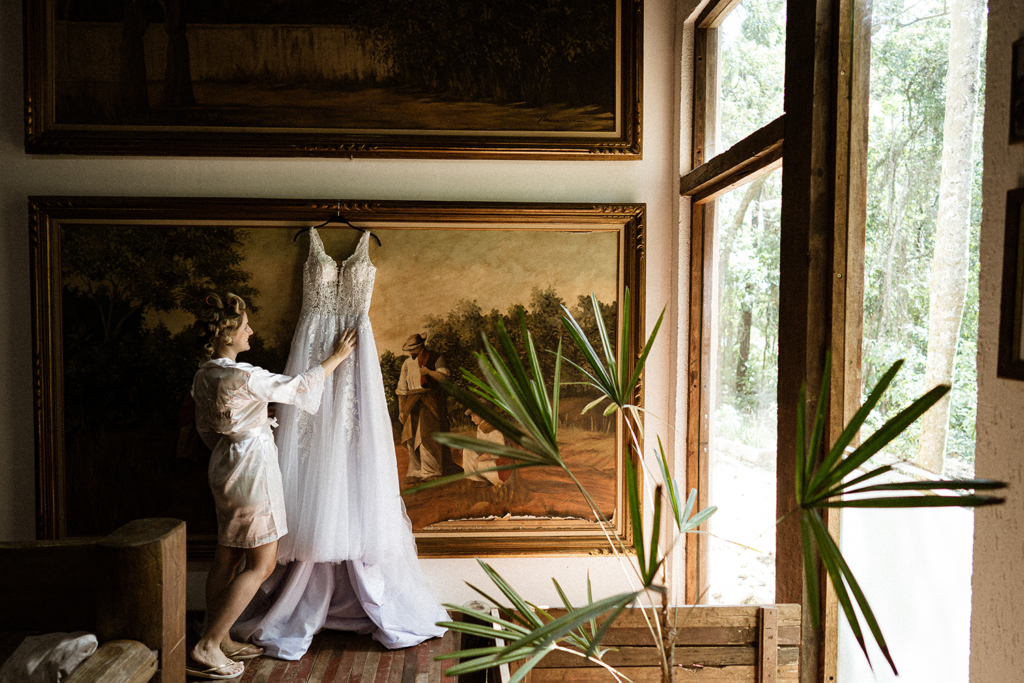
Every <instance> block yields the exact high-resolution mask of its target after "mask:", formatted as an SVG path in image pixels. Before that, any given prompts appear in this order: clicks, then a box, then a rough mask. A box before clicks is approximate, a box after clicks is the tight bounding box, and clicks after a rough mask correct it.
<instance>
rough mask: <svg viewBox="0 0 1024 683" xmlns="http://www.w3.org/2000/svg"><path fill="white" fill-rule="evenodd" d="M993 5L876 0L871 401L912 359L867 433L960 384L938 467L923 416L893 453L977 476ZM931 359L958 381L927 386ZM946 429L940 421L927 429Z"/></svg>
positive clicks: (867, 321) (867, 301)
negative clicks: (988, 21) (985, 117)
mask: <svg viewBox="0 0 1024 683" xmlns="http://www.w3.org/2000/svg"><path fill="white" fill-rule="evenodd" d="M971 4H973V5H975V6H976V10H977V11H976V12H975V13H974V17H975V20H976V22H977V24H976V25H975V27H974V30H973V31H971V30H969V29H970V27H969V26H965V25H966V24H970V23H972V22H971V20H970V18H969V17H968V16H967V15H964V16H963V17H962V18H960V19H959V20H958V21H956V22H953V23H955V24H959V27H958V30H959V32H960V35H961V37H960V38H959V39H956V38H955V37H954V40H953V46H954V47H953V52H954V53H955V54H954V55H953V62H951V61H950V55H951V50H950V45H951V41H950V37H951V36H950V25H951V18H950V15H951V13H952V12H954V11H956V10H957V8H958V7H959V8H960V9H963V8H964V6H965V5H971ZM984 9H985V4H984V0H981V1H980V2H979V1H978V0H966V2H960V3H956V4H954V5H950V4H949V3H948V2H946V0H922V1H921V2H916V3H904V2H902V0H875V2H874V5H873V10H872V11H873V17H872V20H871V21H872V30H871V32H872V34H873V35H872V37H871V65H870V72H871V99H870V103H869V106H870V122H869V149H868V211H867V214H868V218H867V231H866V252H865V278H866V279H865V296H864V350H863V378H864V389H865V393H866V392H867V391H869V390H870V389H871V388H872V387H873V386H874V385H875V383H876V382H877V381H878V379H879V378H880V377H881V375H882V374H883V373H884V372H885V371H886V370H887V369H888V368H889V366H890V365H891V364H892V363H893V362H895V361H896V360H898V359H905V360H906V362H905V364H904V366H903V368H902V370H900V374H899V375H898V376H897V379H896V381H895V382H894V383H893V385H892V386H891V387H890V389H889V392H888V399H887V400H886V402H885V404H884V405H883V406H882V410H880V411H879V412H878V415H877V416H876V417H875V419H874V420H873V421H872V422H870V423H869V424H868V429H867V430H866V431H865V434H868V433H870V432H871V431H872V430H873V429H874V428H877V427H878V426H879V425H880V424H881V421H882V420H883V419H884V418H885V417H886V415H891V414H893V413H894V412H895V411H896V410H898V409H899V408H901V407H903V406H905V405H907V404H908V403H909V402H910V401H911V400H913V399H914V398H916V397H917V396H920V395H921V394H922V393H924V391H925V390H927V389H928V388H930V387H931V386H934V385H935V384H937V383H947V382H949V381H950V379H951V380H952V386H953V389H952V392H951V396H952V404H951V410H950V413H949V427H948V432H947V437H946V442H945V448H944V452H943V448H942V444H941V443H939V444H938V454H937V461H936V462H935V463H933V464H929V462H928V461H927V459H928V457H929V456H928V455H927V454H926V453H923V452H922V450H921V449H922V448H924V449H928V448H930V446H929V445H928V444H926V443H923V442H922V441H921V440H920V438H919V437H920V434H921V426H922V424H923V421H921V420H919V421H918V422H917V423H915V425H914V426H912V427H911V429H909V430H908V431H907V432H906V433H905V435H904V437H903V438H901V439H900V440H899V441H898V442H896V443H894V444H893V445H892V446H891V447H890V448H889V449H888V456H889V457H891V458H898V459H900V460H904V461H907V462H911V463H916V464H917V465H919V466H921V467H923V468H924V469H926V470H930V471H932V472H934V473H936V474H942V473H943V471H945V472H946V474H951V475H958V476H964V475H966V476H970V475H971V474H972V473H973V469H974V420H975V408H976V401H977V398H976V388H977V384H976V377H977V371H976V367H975V356H976V350H977V337H978V316H977V313H978V268H979V264H978V234H979V232H978V231H979V226H980V221H981V195H980V191H981V133H982V131H981V124H982V116H981V112H982V111H983V108H984V93H981V92H979V90H978V88H979V85H980V83H981V82H982V80H981V75H982V69H983V68H984V60H982V59H981V58H980V56H981V55H982V54H984V48H983V43H984V35H985V34H984V32H985V23H984V13H985V12H984ZM971 45H973V49H972V48H971ZM940 228H941V230H940ZM936 254H939V256H938V258H935V255H936ZM933 308H934V309H935V310H932V309H933ZM929 355H931V356H932V359H931V361H929ZM929 363H931V365H932V367H933V373H934V368H940V367H942V366H947V367H948V368H950V369H951V370H952V377H948V376H947V377H945V378H943V377H941V376H936V377H935V379H934V380H932V381H929V382H928V384H929V386H926V375H927V374H928V373H929ZM930 412H931V413H934V414H936V415H938V414H940V413H939V412H938V410H937V409H933V410H932V411H930ZM928 417H929V416H928V415H926V418H925V419H927V418H928ZM943 422H944V421H943ZM943 430H944V424H939V425H936V426H935V427H934V428H931V429H930V430H929V433H930V434H933V435H934V434H936V433H938V432H941V431H943Z"/></svg>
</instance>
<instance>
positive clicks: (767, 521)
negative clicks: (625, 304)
mask: <svg viewBox="0 0 1024 683" xmlns="http://www.w3.org/2000/svg"><path fill="white" fill-rule="evenodd" d="M781 178H782V171H781V169H779V170H776V171H773V172H772V173H770V174H768V175H765V176H762V177H761V178H758V179H756V180H754V181H753V182H751V183H748V184H747V185H744V186H742V187H740V188H737V189H736V190H733V191H732V192H730V193H729V194H727V195H724V196H723V197H721V198H719V199H718V200H717V202H716V206H715V216H716V218H715V230H714V233H715V235H716V239H715V240H714V242H715V245H714V249H715V266H714V274H713V278H712V280H713V283H712V284H711V286H712V288H713V294H712V298H713V300H714V301H715V304H714V307H713V310H712V312H711V316H710V324H711V331H712V340H711V354H712V355H711V366H712V367H711V369H712V377H713V384H712V395H711V397H710V405H711V406H712V415H711V419H710V429H711V447H710V451H709V455H708V460H709V479H710V487H711V490H710V501H711V504H712V505H716V506H718V512H717V513H715V515H714V516H713V517H712V518H711V520H710V524H709V531H710V532H711V534H712V535H711V536H709V538H708V545H707V548H708V568H709V577H708V587H709V588H708V593H707V595H706V596H705V598H704V602H708V603H712V604H753V603H763V604H770V603H773V602H774V601H775V452H776V438H775V432H776V421H777V410H776V386H777V377H778V323H779V209H780V194H781Z"/></svg>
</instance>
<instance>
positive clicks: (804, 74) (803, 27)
mask: <svg viewBox="0 0 1024 683" xmlns="http://www.w3.org/2000/svg"><path fill="white" fill-rule="evenodd" d="M738 4H739V0H718V1H717V2H716V1H715V0H712V2H711V3H710V4H709V5H708V6H707V7H706V8H705V9H704V10H703V11H702V12H701V14H700V15H699V16H698V18H697V20H696V22H695V26H694V78H693V83H694V92H693V138H692V142H693V144H692V149H693V158H692V168H693V170H692V171H690V172H689V173H687V174H685V175H683V176H682V177H681V178H680V196H682V197H689V198H690V200H691V229H690V234H691V244H690V302H689V317H690V324H689V358H688V406H689V407H688V416H687V455H686V477H687V486H688V487H695V488H697V491H698V505H699V508H698V509H702V508H703V507H706V506H707V505H708V504H709V476H708V464H709V460H708V448H709V444H710V408H709V405H708V399H709V397H710V386H709V379H710V376H711V372H710V370H711V368H710V359H709V353H708V350H709V344H710V341H711V340H710V326H709V325H707V324H706V323H707V320H706V318H705V315H704V312H705V311H707V310H711V309H710V308H709V306H710V305H711V303H712V302H711V301H710V295H711V288H710V287H707V286H705V285H706V284H707V283H710V279H709V278H710V276H711V272H712V270H711V269H712V267H713V263H712V257H713V254H712V251H713V250H712V249H710V248H709V247H710V245H712V244H713V238H714V235H713V234H712V233H711V229H712V227H711V226H713V225H714V203H713V201H712V200H714V199H716V198H717V197H719V196H721V195H722V194H725V193H726V192H729V191H730V190H732V189H735V188H736V187H739V186H741V185H743V184H745V183H747V182H750V181H751V180H753V179H755V178H757V177H758V176H760V175H763V174H765V173H768V172H770V171H772V170H774V169H776V168H778V167H779V166H782V169H783V170H782V218H781V221H782V227H781V230H782V235H781V254H780V283H779V294H780V310H779V329H780V330H786V334H785V335H782V334H780V338H779V383H778V406H779V410H778V447H777V468H776V472H777V482H778V483H777V487H778V488H777V503H776V504H777V512H778V516H779V517H782V516H783V515H785V514H786V513H787V512H789V511H790V510H792V508H793V507H794V506H795V500H796V497H795V490H794V462H795V446H796V444H795V440H794V438H793V435H794V433H795V425H796V404H797V397H798V396H799V391H800V388H801V386H803V385H806V386H808V387H812V388H813V387H817V386H820V382H821V379H822V376H823V372H824V362H825V357H826V353H827V352H829V351H830V352H831V354H832V368H833V371H832V376H831V382H830V387H829V406H828V407H829V410H828V418H827V422H826V429H827V434H826V435H825V437H826V438H825V439H824V441H825V443H831V442H832V441H834V440H835V438H836V437H837V436H838V434H839V433H840V432H841V430H842V427H843V425H844V424H845V423H846V422H847V421H848V420H849V419H850V417H852V415H853V413H854V411H855V410H856V407H857V405H859V402H860V391H861V374H860V364H861V338H862V336H863V274H864V227H865V222H866V221H865V216H866V203H867V199H866V193H867V179H866V172H867V164H866V160H867V103H868V84H869V74H868V68H869V57H870V43H869V41H870V30H869V29H870V23H869V22H867V26H865V21H863V19H864V18H865V17H868V16H869V15H870V0H860V2H857V1H856V0H787V17H788V18H787V22H786V61H785V69H786V73H785V98H784V110H785V112H786V113H785V114H784V115H783V116H782V117H780V118H778V119H776V120H775V121H773V122H771V123H769V124H768V125H766V126H764V127H763V128H761V129H759V130H757V131H754V132H753V133H751V134H750V135H748V136H747V137H746V138H744V139H743V140H741V141H740V142H738V143H737V144H735V145H733V146H732V147H731V148H730V149H728V150H726V151H724V152H722V153H719V154H716V155H713V156H707V152H708V148H707V145H706V141H707V139H708V138H710V137H711V136H713V131H712V130H711V128H712V127H713V121H714V111H715V107H717V102H716V101H715V93H712V92H711V91H710V88H709V86H708V84H709V83H714V82H715V80H716V70H717V68H718V63H717V62H718V55H717V53H716V51H714V50H713V49H711V48H709V45H710V44H711V43H712V42H713V41H714V40H715V34H714V33H713V32H712V31H714V30H715V29H716V28H717V27H718V26H719V25H720V24H721V23H722V21H724V19H725V17H726V16H727V15H728V13H729V12H730V11H731V10H732V9H733V8H735V7H736V5H738ZM709 120H710V122H711V124H710V125H709ZM783 155H785V159H786V164H785V165H783V164H782V160H783ZM807 394H808V398H807V406H806V407H807V410H808V411H813V410H815V409H816V407H817V406H816V403H817V392H816V391H808V392H807ZM815 457H819V458H820V457H822V453H817V454H815ZM838 520H839V517H838V514H831V515H826V521H827V523H828V524H829V528H830V530H831V531H832V533H833V534H834V535H835V536H837V537H838V533H839V524H838ZM704 528H705V530H706V526H705V527H704ZM776 531H777V533H776V596H775V601H776V602H777V603H801V604H803V605H804V610H805V615H804V619H803V635H802V652H801V681H802V683H819V682H822V683H835V680H836V656H837V640H838V609H837V604H836V601H835V594H834V592H833V591H832V590H831V586H830V585H829V584H828V580H827V576H826V575H825V573H824V572H823V571H822V568H821V567H816V568H815V569H816V571H817V576H818V577H819V581H820V585H821V587H822V588H823V589H824V590H825V595H826V600H825V601H824V603H823V607H822V610H823V613H822V614H821V617H822V619H821V624H822V626H821V627H820V628H818V629H815V628H813V626H812V621H811V619H809V618H807V617H808V615H807V613H806V610H807V607H808V606H807V604H806V591H805V587H804V581H805V579H804V572H803V557H802V553H801V551H800V524H799V519H798V517H797V516H789V517H788V518H787V519H786V520H785V521H783V522H781V523H780V524H779V526H778V528H777V530H776ZM707 567H708V556H707V549H706V543H705V542H703V537H702V535H699V534H689V535H688V536H687V539H686V569H685V591H686V592H685V596H686V601H687V602H688V603H691V604H694V603H697V602H700V601H702V597H703V595H704V594H705V592H706V589H707V585H708V582H707Z"/></svg>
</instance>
